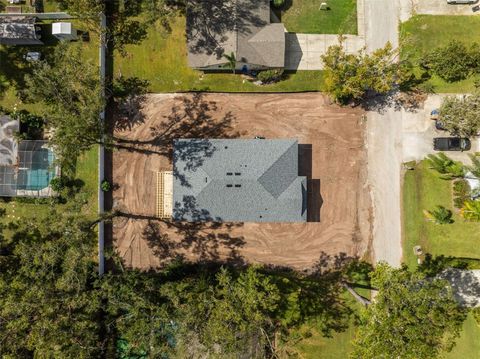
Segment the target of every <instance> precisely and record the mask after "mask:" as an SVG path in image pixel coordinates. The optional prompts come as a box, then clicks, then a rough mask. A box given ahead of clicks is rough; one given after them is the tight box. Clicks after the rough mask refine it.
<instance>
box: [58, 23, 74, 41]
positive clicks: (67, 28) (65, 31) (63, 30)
mask: <svg viewBox="0 0 480 359" xmlns="http://www.w3.org/2000/svg"><path fill="white" fill-rule="evenodd" d="M52 35H53V36H55V37H56V38H57V39H59V40H67V41H72V40H76V39H77V30H76V29H75V28H74V27H73V25H72V23H71V22H54V23H53V24H52Z"/></svg>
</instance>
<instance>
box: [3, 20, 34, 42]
mask: <svg viewBox="0 0 480 359" xmlns="http://www.w3.org/2000/svg"><path fill="white" fill-rule="evenodd" d="M36 20H37V19H36V18H35V17H34V16H22V15H18V16H17V15H12V16H2V17H0V44H3V45H43V42H42V41H40V37H41V36H40V32H41V29H40V27H39V26H35V23H36Z"/></svg>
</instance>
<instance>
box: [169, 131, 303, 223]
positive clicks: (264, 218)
mask: <svg viewBox="0 0 480 359" xmlns="http://www.w3.org/2000/svg"><path fill="white" fill-rule="evenodd" d="M173 164H174V181H173V202H174V208H173V218H174V220H179V221H180V220H185V221H194V222H196V221H212V220H213V221H224V222H304V221H306V218H307V209H306V208H307V203H306V200H307V199H306V198H307V197H306V195H307V180H306V177H299V176H298V141H297V140H294V139H282V140H263V139H233V140H232V139H228V140H226V139H218V140H201V139H179V140H175V141H174V151H173Z"/></svg>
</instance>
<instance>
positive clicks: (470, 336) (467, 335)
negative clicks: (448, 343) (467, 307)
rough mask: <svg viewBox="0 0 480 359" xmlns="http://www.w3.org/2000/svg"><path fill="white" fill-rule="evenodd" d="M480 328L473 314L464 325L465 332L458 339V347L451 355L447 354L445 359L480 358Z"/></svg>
mask: <svg viewBox="0 0 480 359" xmlns="http://www.w3.org/2000/svg"><path fill="white" fill-rule="evenodd" d="M478 338H480V326H479V325H478V324H477V322H476V321H475V319H474V318H473V315H472V314H469V315H468V317H467V320H465V322H464V323H463V331H462V333H461V334H460V338H458V339H457V345H456V346H455V347H454V348H453V350H452V351H451V352H450V353H446V354H445V356H444V357H445V359H458V358H462V359H476V358H480V340H478Z"/></svg>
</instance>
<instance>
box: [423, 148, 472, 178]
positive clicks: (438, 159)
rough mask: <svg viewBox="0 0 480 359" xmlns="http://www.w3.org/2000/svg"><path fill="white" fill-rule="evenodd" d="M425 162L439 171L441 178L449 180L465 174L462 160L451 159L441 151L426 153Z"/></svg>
mask: <svg viewBox="0 0 480 359" xmlns="http://www.w3.org/2000/svg"><path fill="white" fill-rule="evenodd" d="M427 163H428V164H429V165H430V168H432V169H434V170H435V171H437V172H438V173H440V178H442V179H446V180H451V179H452V178H458V177H463V176H465V167H464V166H463V164H462V162H460V161H454V160H452V159H451V158H450V157H448V156H447V155H446V154H445V153H443V152H440V153H438V154H436V155H435V154H431V155H428V156H427Z"/></svg>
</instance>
